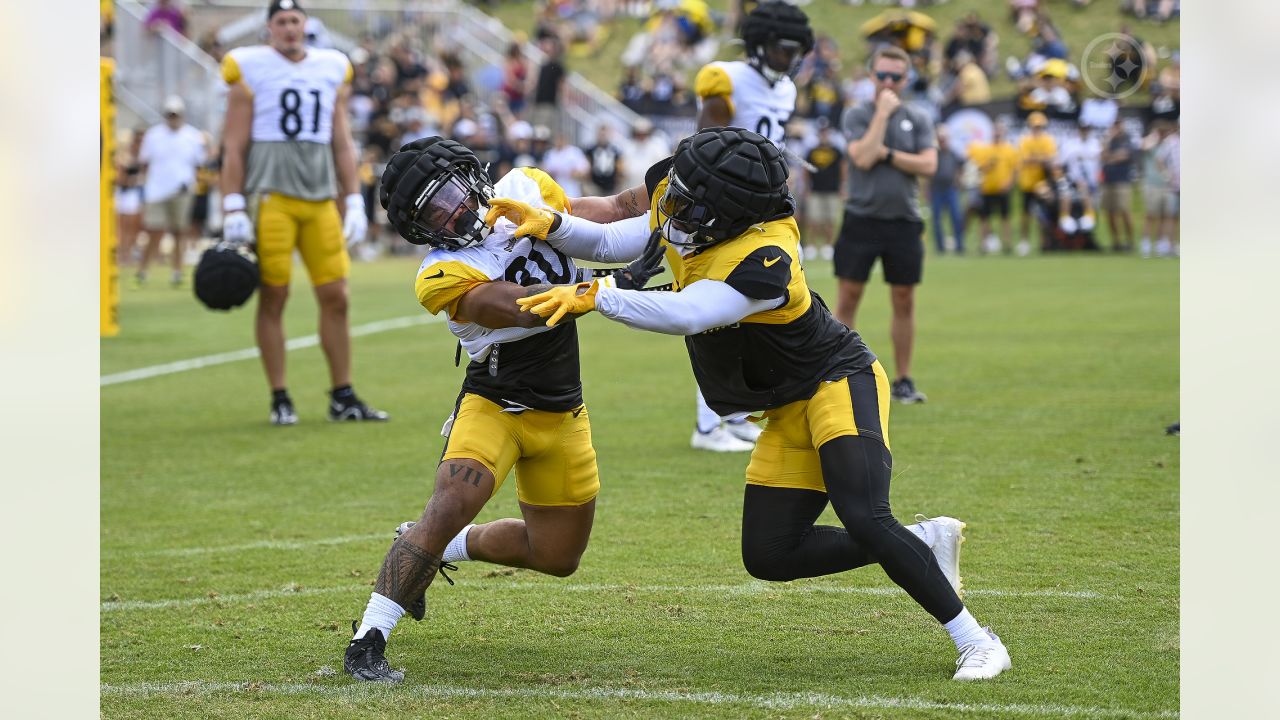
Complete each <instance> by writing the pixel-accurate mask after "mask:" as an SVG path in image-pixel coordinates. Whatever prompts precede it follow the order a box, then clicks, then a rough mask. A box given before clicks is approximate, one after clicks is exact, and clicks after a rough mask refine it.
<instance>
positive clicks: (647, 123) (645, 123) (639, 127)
mask: <svg viewBox="0 0 1280 720" xmlns="http://www.w3.org/2000/svg"><path fill="white" fill-rule="evenodd" d="M631 131H632V132H633V133H635V134H637V135H647V134H649V133H651V132H653V121H652V120H650V119H649V118H645V117H642V118H640V119H639V120H636V124H635V125H632V126H631Z"/></svg>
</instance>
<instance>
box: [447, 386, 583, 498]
mask: <svg viewBox="0 0 1280 720" xmlns="http://www.w3.org/2000/svg"><path fill="white" fill-rule="evenodd" d="M455 458H467V459H470V460H475V461H477V462H479V463H480V464H481V465H484V466H485V467H486V468H488V469H489V471H490V472H492V473H493V478H494V484H493V492H494V493H497V492H498V488H500V487H502V483H503V481H504V480H506V478H507V473H509V472H511V468H512V467H513V466H514V467H515V469H516V496H517V497H519V498H520V502H522V503H525V504H526V505H543V506H558V507H564V506H576V505H582V504H584V503H587V502H590V501H591V500H592V499H593V498H595V496H596V495H597V494H598V493H599V492H600V474H599V472H598V471H597V469H596V451H595V448H594V447H592V445H591V421H590V419H589V418H588V417H587V407H586V406H585V405H583V406H581V407H579V408H577V409H576V410H571V411H569V412H546V411H543V410H524V411H522V412H519V413H514V412H503V411H502V406H501V405H498V404H497V403H495V402H493V401H491V400H486V399H485V398H482V397H480V396H479V395H473V394H471V393H466V394H464V395H463V396H462V401H461V402H460V403H459V404H458V409H457V414H456V415H455V417H454V420H453V428H452V429H451V430H450V431H449V437H448V439H447V440H445V445H444V454H443V455H442V456H441V458H440V461H441V462H444V461H445V460H450V459H455Z"/></svg>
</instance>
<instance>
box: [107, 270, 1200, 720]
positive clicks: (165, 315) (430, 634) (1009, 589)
mask: <svg viewBox="0 0 1280 720" xmlns="http://www.w3.org/2000/svg"><path fill="white" fill-rule="evenodd" d="M415 267H416V262H415V261H412V260H407V259H402V260H384V261H379V262H376V263H371V264H357V265H356V266H355V267H354V268H353V277H352V286H353V295H354V302H353V318H352V322H353V324H354V325H363V324H366V323H371V322H375V321H381V320H386V319H390V318H397V317H402V316H413V317H422V316H424V315H425V313H423V312H422V311H421V310H420V309H419V308H418V307H417V305H416V302H415V301H414V298H413V294H412V290H411V288H412V282H411V278H412V274H413V270H414V268H415ZM830 272H831V270H830V265H829V264H827V263H822V262H815V263H811V264H810V265H809V267H808V273H809V276H810V278H811V282H812V284H813V285H814V286H815V288H817V289H818V290H819V291H820V292H822V293H823V294H824V295H826V296H827V297H828V298H831V297H832V295H833V282H832V280H831V277H830ZM302 275H303V274H302V273H301V272H298V273H296V277H295V281H296V282H295V297H294V302H293V306H292V307H291V309H290V311H289V315H288V322H289V329H290V334H291V336H304V335H308V334H310V333H313V332H314V329H315V323H314V303H313V302H312V300H311V298H310V294H309V291H308V289H307V286H306V283H305V280H304V279H303V278H302ZM925 278H926V281H925V285H924V286H923V288H922V290H921V295H920V299H919V318H920V327H919V348H918V356H917V362H916V365H917V367H916V372H915V375H916V378H917V381H918V383H919V385H920V388H921V389H922V390H923V391H925V392H926V393H928V395H929V402H928V403H927V404H925V405H920V406H910V407H901V406H895V407H894V409H893V414H892V439H893V447H894V455H895V467H894V470H895V480H894V491H893V503H894V508H895V511H896V513H897V515H898V517H899V518H901V519H903V520H904V521H908V522H909V518H910V517H911V515H912V514H913V513H916V512H923V513H927V514H951V515H955V516H958V517H960V518H962V519H965V520H966V521H968V522H969V533H968V534H969V541H968V542H967V543H966V545H965V554H964V561H963V568H962V570H963V573H964V576H965V586H966V588H968V589H969V595H968V597H967V599H968V603H969V606H970V608H971V609H972V610H973V612H974V613H975V615H977V616H978V618H979V619H980V620H981V621H983V622H985V623H990V624H991V625H992V626H993V628H994V629H995V630H996V632H998V633H999V634H1000V635H1001V636H1002V638H1003V639H1004V640H1005V642H1006V643H1007V645H1008V647H1009V648H1010V651H1011V653H1012V655H1013V662H1014V667H1013V669H1012V671H1010V672H1008V673H1007V674H1005V675H1003V676H1001V677H1000V678H999V679H997V680H996V681H993V682H989V683H984V684H975V685H963V684H959V683H954V682H952V681H951V680H950V679H949V678H950V675H951V672H952V670H953V665H952V663H953V661H954V657H955V654H954V649H953V647H952V645H951V642H950V641H949V639H948V638H947V636H946V634H945V633H944V632H943V631H942V630H941V629H939V628H938V627H937V626H936V624H935V623H934V622H933V621H932V620H931V619H930V618H929V617H928V616H927V615H926V614H925V613H924V612H923V611H921V610H919V609H918V608H917V607H916V606H915V605H914V604H913V603H912V602H911V601H910V600H909V599H908V598H907V597H906V596H905V595H903V594H901V593H900V592H897V591H896V590H895V589H893V586H892V584H891V583H890V582H889V580H888V579H887V578H886V577H885V575H884V573H883V572H882V571H880V570H879V569H878V568H876V567H870V568H864V569H861V570H858V571H854V572H852V573H846V574H843V575H839V576H834V577H828V578H820V579H813V580H806V581H798V582H793V583H786V584H765V583H760V582H756V581H753V580H751V578H750V577H749V576H747V575H746V573H745V572H744V571H743V569H742V567H741V563H740V560H739V554H738V542H739V538H738V522H739V515H740V510H741V494H742V474H743V469H744V467H745V464H746V458H745V457H742V456H733V457H717V456H712V455H709V454H701V453H696V452H694V451H691V450H690V449H689V448H688V436H689V432H690V425H691V422H692V397H691V395H692V392H693V383H692V379H691V376H690V373H689V372H688V371H687V370H686V369H684V365H685V364H686V362H687V361H686V360H685V359H684V358H683V345H682V343H681V342H680V341H679V340H678V339H676V338H669V337H661V336H656V335H646V334H641V333H638V332H634V331H630V330H627V329H625V328H623V327H622V326H620V325H616V324H614V323H609V322H607V321H604V320H603V319H601V318H597V317H588V318H585V319H584V320H583V321H581V322H582V332H581V335H582V344H583V350H582V355H583V374H584V383H585V389H586V397H587V402H588V404H589V406H590V408H591V413H592V420H593V427H594V438H595V445H596V448H597V451H598V453H599V465H600V471H601V478H602V485H603V488H602V492H601V495H600V499H599V505H598V512H597V518H596V527H595V532H594V537H593V541H592V545H591V548H590V549H589V550H588V552H587V554H586V556H585V558H584V561H583V565H582V568H581V569H580V570H579V572H578V573H577V574H575V575H574V576H572V577H570V578H567V579H563V580H560V579H555V578H548V577H542V576H537V575H535V574H533V573H530V572H527V571H508V570H505V569H502V568H498V567H495V566H490V565H484V564H479V563H466V564H463V566H462V569H461V571H459V572H458V573H456V574H455V579H456V580H457V583H458V584H457V585H456V586H454V587H449V586H447V585H445V584H443V583H437V584H436V585H435V586H433V588H432V590H431V592H430V598H429V611H428V612H429V622H424V623H413V622H412V621H408V620H406V621H405V622H404V623H402V624H401V625H400V627H398V628H397V629H396V631H395V633H394V634H393V636H392V638H391V645H390V647H389V650H388V654H389V656H390V658H391V660H392V663H393V665H395V666H398V667H404V668H405V669H406V671H407V674H408V678H407V680H406V682H405V684H404V685H402V686H400V687H397V688H380V687H377V688H375V687H367V686H357V685H355V684H354V683H353V682H352V681H351V680H350V679H349V678H347V677H346V676H344V675H343V674H342V672H341V655H342V650H343V647H344V646H345V644H346V641H347V639H348V638H349V636H350V621H351V620H352V619H354V618H358V617H359V616H360V614H361V612H362V610H363V607H364V603H365V602H366V601H367V599H368V594H369V591H370V589H371V588H370V585H371V584H372V582H373V579H374V577H375V574H376V572H377V569H378V566H379V564H380V563H381V560H382V556H383V553H384V552H385V550H386V547H387V544H388V542H389V540H390V538H391V534H392V529H393V528H394V527H395V526H396V524H397V523H399V522H400V521H402V520H405V519H410V518H414V517H416V516H417V514H418V513H419V511H420V509H421V507H422V505H423V504H424V502H425V501H426V499H427V497H428V494H429V492H430V479H431V477H432V475H433V472H434V468H435V464H436V460H437V458H438V457H439V454H440V450H441V444H442V442H443V440H442V438H441V437H440V436H439V434H438V431H439V428H440V424H441V422H442V421H443V420H444V419H445V417H446V416H447V415H448V412H449V410H450V408H451V406H452V403H453V399H454V397H455V395H456V393H457V388H458V385H459V383H460V378H461V372H462V371H461V370H460V369H455V368H454V367H453V342H452V340H451V339H450V337H449V336H448V334H447V332H446V331H445V328H444V327H443V326H442V325H440V324H439V323H428V324H424V325H414V326H412V327H407V328H403V329H395V330H388V331H385V332H379V333H374V334H370V335H367V336H364V337H361V338H359V339H357V341H356V361H357V375H356V377H357V388H358V389H359V390H360V391H361V393H362V394H363V395H365V396H366V397H367V398H368V399H369V400H370V401H372V402H373V403H374V404H376V405H378V406H380V407H383V408H385V409H387V410H388V411H390V412H391V413H392V414H393V416H394V419H393V421H392V422H391V423H389V424H387V425H381V426H371V425H366V426H356V425H344V426H337V425H333V424H330V423H328V422H326V421H325V420H324V419H323V418H324V414H323V413H324V407H325V405H324V390H325V388H326V384H327V381H326V371H325V368H324V363H323V360H322V358H321V355H320V351H319V349H318V348H316V347H304V348H301V349H298V350H295V351H293V352H291V353H290V356H289V362H290V386H291V389H292V391H293V395H294V398H295V400H296V402H297V403H298V409H299V412H300V414H301V417H302V423H301V424H300V425H298V426H296V427H293V428H273V427H270V426H269V425H268V424H267V420H266V416H267V400H268V393H267V391H266V388H265V384H264V382H263V379H262V375H261V370H260V367H259V366H258V364H257V362H256V361H254V360H241V361H237V362H229V363H225V364H221V365H216V366H212V367H205V368H202V369H195V370H190V371H187V372H180V373H174V374H169V375H164V376H159V377H154V378H151V379H144V380H136V381H132V382H120V383H116V384H110V385H105V386H104V387H103V388H102V403H101V407H102V411H101V412H102V417H101V427H102V457H101V467H102V478H101V498H102V508H101V527H102V531H101V533H102V535H101V588H102V594H103V597H102V604H101V616H100V617H101V690H102V716H103V717H106V718H143V717H147V718H154V717H164V718H208V717H235V718H240V717H279V718H352V717H390V716H395V717H412V716H416V715H424V714H429V716H430V717H457V718H488V717H495V716H498V717H514V716H521V717H592V718H595V717H646V718H647V717H668V716H669V717H690V716H698V717H725V718H739V717H796V718H800V717H804V718H812V717H857V718H951V717H956V716H957V715H964V716H966V717H1068V716H1070V717H1097V718H1124V717H1135V718H1150V717H1174V716H1176V715H1177V708H1178V697H1179V694H1178V675H1179V640H1178V638H1179V625H1178V610H1179V598H1178V574H1179V569H1178V512H1179V507H1178V477H1179V457H1178V440H1177V439H1176V438H1171V437H1166V436H1165V435H1164V433H1163V427H1164V426H1165V425H1166V424H1168V423H1170V422H1173V421H1174V420H1176V419H1177V418H1178V416H1179V405H1178V380H1179V378H1178V360H1179V358H1178V324H1177V323H1178V312H1177V308H1178V263H1177V261H1170V260H1145V261H1144V260H1139V259H1136V258H1129V257H1111V256H1105V257H1104V256H1092V257H1044V258H1041V257H1036V258H1030V259H1023V260H1017V259H1012V258H973V257H970V258H952V257H946V258H940V259H933V260H930V262H929V263H928V265H927V267H926V274H925ZM871 289H872V290H873V292H871V293H870V294H869V299H868V302H867V307H865V308H864V310H863V312H862V314H861V321H862V328H861V329H862V330H863V332H864V335H865V337H866V339H867V341H868V343H869V344H870V345H871V346H872V348H873V349H875V350H877V351H879V352H880V353H881V356H882V357H883V358H884V359H885V361H886V362H885V365H886V367H888V368H890V369H891V363H890V362H889V361H890V356H891V353H890V352H889V350H888V344H889V343H888V331H887V322H888V308H887V291H885V290H884V289H883V286H882V285H881V284H880V283H879V281H878V280H875V281H873V285H872V287H871ZM121 317H122V326H123V331H122V333H121V335H120V336H119V337H117V338H114V339H110V340H104V341H103V344H102V373H103V374H104V376H105V375H110V374H113V373H119V372H122V371H126V370H130V369H135V368H141V367H147V366H153V365H157V364H161V363H167V362H171V361H176V360H182V359H188V358H195V357H199V356H205V355H209V354H214V353H222V352H227V351H234V350H239V349H242V348H248V347H251V346H252V344H253V342H252V328H251V326H252V322H251V312H250V311H245V310H241V311H239V312H236V313H232V314H230V315H222V314H214V313H210V312H207V311H205V310H203V309H201V308H199V307H198V306H197V304H196V302H195V300H194V299H193V298H191V296H190V293H189V291H182V292H177V291H172V290H169V289H167V288H164V287H158V288H153V289H150V290H144V291H136V292H126V293H125V295H124V298H123V306H122V308H121ZM516 512H517V508H516V501H515V493H514V489H513V488H512V487H510V483H508V485H506V486H504V487H503V488H502V489H501V490H500V491H499V493H498V495H497V497H496V498H495V499H494V501H493V502H492V503H491V504H490V506H489V507H487V508H486V509H485V510H484V512H483V513H482V515H481V518H480V519H481V520H482V521H484V520H491V519H495V518H498V517H503V516H510V515H513V514H514V513H516ZM825 519H826V520H827V521H832V522H834V518H833V516H832V515H831V513H830V512H828V514H827V517H826V518H825Z"/></svg>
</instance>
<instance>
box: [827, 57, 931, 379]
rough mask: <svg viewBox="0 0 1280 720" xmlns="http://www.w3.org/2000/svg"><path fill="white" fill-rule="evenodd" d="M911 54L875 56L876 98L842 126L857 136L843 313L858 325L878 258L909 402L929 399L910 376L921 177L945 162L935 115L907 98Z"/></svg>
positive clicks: (843, 259)
mask: <svg viewBox="0 0 1280 720" xmlns="http://www.w3.org/2000/svg"><path fill="white" fill-rule="evenodd" d="M910 67H911V60H910V58H908V57H907V54H906V53H905V52H903V51H902V50H900V49H898V48H896V47H882V48H880V49H879V50H876V52H875V54H873V55H872V56H871V75H872V78H873V79H874V80H875V83H876V98H875V101H874V102H866V103H862V104H859V105H856V106H854V107H851V108H849V109H848V110H846V111H845V114H844V118H843V119H842V120H841V126H842V130H843V131H844V135H845V137H846V138H849V139H850V143H849V159H850V160H851V164H852V167H851V168H850V170H849V201H848V203H846V205H845V212H844V224H843V225H842V226H841V228H840V237H839V238H838V239H837V240H836V249H835V271H836V278H837V279H838V282H839V297H838V298H837V301H836V318H837V319H839V320H840V321H841V322H843V323H844V324H845V325H848V326H849V327H850V328H852V327H853V323H854V316H855V315H856V314H857V312H858V303H859V302H861V300H862V291H863V289H864V288H865V287H866V284H867V278H868V277H869V276H870V275H871V267H872V265H874V264H875V262H876V259H877V258H879V259H880V260H881V262H882V263H883V266H884V279H885V281H886V282H888V283H889V288H890V298H891V300H892V303H893V320H892V323H891V324H890V334H891V335H892V337H893V361H894V370H895V377H896V379H895V380H894V381H893V388H892V395H893V397H894V398H895V399H897V400H898V401H900V402H904V403H918V402H924V401H925V396H924V393H922V392H920V391H919V390H917V389H916V386H915V382H914V381H912V379H911V351H912V347H913V345H914V343H915V333H916V320H915V288H916V285H918V284H919V283H920V277H921V274H922V272H923V270H924V237H923V236H924V223H923V222H921V220H920V202H919V199H918V197H917V194H918V192H919V185H920V183H919V178H920V177H931V176H932V175H933V174H934V172H935V171H936V170H937V168H938V149H937V145H936V143H935V140H934V134H933V122H932V121H931V120H930V119H929V117H928V116H927V115H925V114H924V113H923V112H921V111H919V110H917V109H915V108H911V107H907V106H906V105H903V104H902V101H901V100H900V99H899V94H900V93H901V92H902V91H903V89H905V88H906V86H907V75H908V72H909V70H910Z"/></svg>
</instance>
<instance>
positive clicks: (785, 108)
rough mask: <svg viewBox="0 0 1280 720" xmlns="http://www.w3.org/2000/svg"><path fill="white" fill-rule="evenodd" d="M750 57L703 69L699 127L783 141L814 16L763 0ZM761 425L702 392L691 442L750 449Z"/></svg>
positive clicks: (751, 24) (746, 26)
mask: <svg viewBox="0 0 1280 720" xmlns="http://www.w3.org/2000/svg"><path fill="white" fill-rule="evenodd" d="M742 42H743V44H744V45H745V48H746V53H747V59H746V60H734V61H731V62H713V63H708V64H707V65H705V66H704V67H703V68H702V69H701V70H699V71H698V75H697V77H696V78H695V79H694V82H693V87H694V92H695V93H697V96H698V129H699V130H705V129H707V128H711V127H737V128H743V129H744V130H750V131H752V132H754V133H756V134H758V135H762V136H764V137H766V138H768V139H769V140H770V141H772V142H773V144H774V145H777V146H778V147H779V148H782V147H783V138H784V137H785V135H786V125H787V122H788V121H789V120H790V119H791V115H792V114H793V113H794V112H795V110H796V85H795V83H794V82H792V80H791V77H792V76H793V75H795V73H796V71H797V70H798V69H799V68H800V62H801V61H802V60H803V59H804V56H805V55H807V54H808V53H809V51H811V50H813V30H812V28H810V27H809V17H808V16H807V15H805V14H804V12H803V11H802V10H800V9H799V8H797V7H795V6H794V5H788V4H787V3H784V2H766V3H761V4H759V5H757V6H756V7H755V8H754V9H752V11H751V13H750V14H749V15H747V17H746V19H745V20H744V21H743V23H742ZM758 437H760V427H759V426H758V425H756V424H754V423H749V422H746V421H744V420H738V421H736V422H735V421H729V422H722V421H721V418H720V416H719V415H717V414H716V413H715V412H714V411H713V410H712V409H711V408H710V407H709V406H708V405H707V401H706V399H705V398H704V397H703V396H702V390H701V389H699V390H698V392H697V417H696V419H695V421H694V432H693V436H692V438H691V439H690V445H691V446H692V447H693V448H694V449H697V450H712V451H716V452H747V451H749V450H751V448H752V447H754V446H755V441H756V439H757V438H758Z"/></svg>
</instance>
